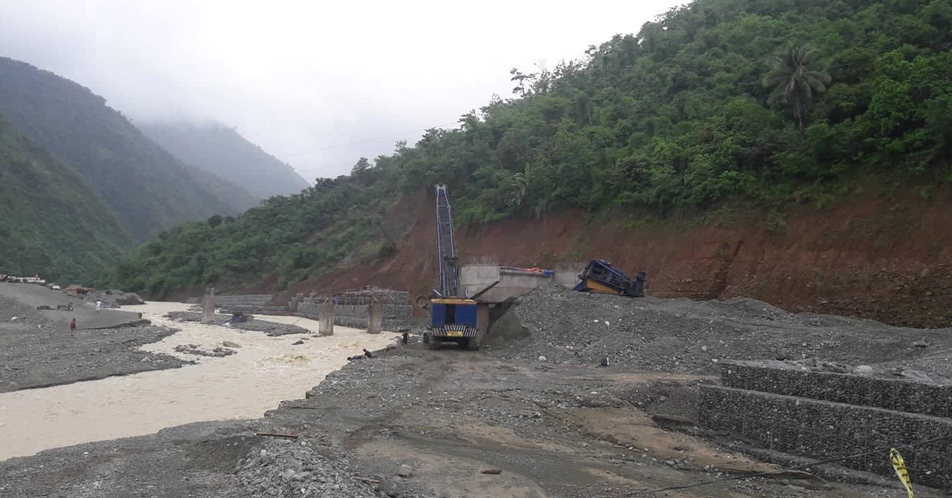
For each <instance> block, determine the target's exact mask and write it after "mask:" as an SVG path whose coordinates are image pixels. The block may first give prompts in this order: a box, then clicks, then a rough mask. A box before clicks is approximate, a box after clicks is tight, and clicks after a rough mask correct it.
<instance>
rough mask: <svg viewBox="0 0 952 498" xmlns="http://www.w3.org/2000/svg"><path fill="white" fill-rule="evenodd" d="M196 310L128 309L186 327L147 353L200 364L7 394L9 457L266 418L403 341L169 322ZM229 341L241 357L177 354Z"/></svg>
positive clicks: (1, 403) (1, 418) (4, 417)
mask: <svg viewBox="0 0 952 498" xmlns="http://www.w3.org/2000/svg"><path fill="white" fill-rule="evenodd" d="M187 308H188V305H185V304H181V303H149V304H145V305H142V306H126V307H123V309H124V310H125V309H128V310H130V311H138V312H142V314H143V317H145V318H148V319H150V320H152V322H153V323H154V324H156V325H169V326H172V327H175V328H178V329H181V331H180V332H177V333H175V334H173V335H172V336H170V337H167V338H165V339H164V340H162V341H161V342H158V343H154V344H147V345H145V346H143V348H142V349H145V350H148V351H153V352H157V353H165V354H169V355H172V356H176V357H179V358H182V359H186V360H196V359H197V360H198V364H196V365H189V366H185V367H182V368H175V369H170V370H160V371H153V372H144V373H139V374H134V375H127V376H122V377H110V378H107V379H102V380H96V381H89V382H79V383H75V384H68V385H62V386H55V387H48V388H43V389H32V390H25V391H18V392H12V393H5V394H0V460H4V459H7V458H11V457H17V456H28V455H33V454H35V453H37V452H39V451H43V450H46V449H50V448H57V447H61V446H70V445H74V444H79V443H84V442H89V441H101V440H106V439H115V438H120V437H128V436H139V435H144V434H151V433H154V432H156V431H158V430H160V429H162V428H165V427H172V426H175V425H181V424H187V423H191V422H201V421H210V420H229V419H253V418H258V417H261V416H262V415H264V413H265V412H266V411H267V410H271V409H273V408H275V407H277V405H278V404H279V403H280V402H281V401H284V400H290V399H299V398H303V397H304V393H306V392H307V391H308V390H309V389H311V388H312V387H314V386H315V385H317V384H318V383H320V382H321V380H323V379H324V377H325V376H326V375H327V374H328V373H330V372H332V371H334V370H337V369H339V368H340V367H342V366H343V365H344V364H345V363H347V356H350V355H355V354H360V353H361V351H362V350H363V349H364V348H366V349H370V350H374V349H379V348H382V347H385V346H387V345H388V344H391V343H392V342H393V341H394V339H395V337H396V334H392V333H388V332H384V333H382V334H379V335H369V334H367V332H366V331H364V330H358V329H352V328H347V327H335V328H334V335H333V336H329V337H317V335H316V334H317V330H318V323H317V321H315V320H308V319H298V318H296V317H265V318H258V317H256V318H255V319H256V320H259V319H260V320H270V321H275V322H281V323H295V324H296V325H298V326H301V327H304V328H306V329H309V330H311V331H312V332H313V335H308V336H304V335H301V334H297V335H286V336H281V337H268V336H266V335H265V334H264V333H263V332H253V331H242V330H233V329H229V328H227V327H220V326H213V325H201V324H199V323H195V322H186V323H174V322H171V321H169V320H167V319H165V318H162V315H163V314H165V313H167V312H169V311H175V310H185V309H187ZM303 337H307V338H308V340H305V341H304V344H301V345H297V346H294V345H292V343H294V342H296V341H298V340H299V339H301V338H303ZM222 341H232V342H235V343H237V344H239V345H240V346H241V347H240V348H237V349H236V351H237V352H238V353H237V354H234V355H231V356H226V357H223V358H214V357H204V356H201V357H199V356H195V355H189V354H182V353H177V352H175V350H174V349H175V347H176V346H178V345H181V344H196V345H199V346H200V347H201V348H203V349H212V348H214V347H216V346H220V345H221V343H222Z"/></svg>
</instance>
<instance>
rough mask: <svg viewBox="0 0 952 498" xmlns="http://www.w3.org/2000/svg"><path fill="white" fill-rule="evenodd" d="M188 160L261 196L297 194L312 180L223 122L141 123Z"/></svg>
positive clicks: (156, 139)
mask: <svg viewBox="0 0 952 498" xmlns="http://www.w3.org/2000/svg"><path fill="white" fill-rule="evenodd" d="M137 125H138V127H139V129H140V130H142V132H143V133H145V134H146V136H148V137H149V138H151V139H152V140H153V141H154V142H155V143H157V144H159V145H160V146H161V147H162V148H163V149H165V150H167V151H169V152H171V153H172V155H173V156H175V157H177V158H178V159H179V160H180V161H182V162H184V163H185V164H190V165H193V166H195V167H197V168H200V169H203V170H205V171H207V172H209V173H213V174H215V175H217V176H219V177H221V178H227V179H228V180H231V181H232V182H234V183H237V184H238V185H241V186H242V187H243V188H244V189H246V190H248V192H251V193H252V194H253V195H255V196H256V197H258V198H261V199H266V198H268V197H271V196H272V195H285V194H296V193H298V192H300V191H301V190H302V189H305V188H307V186H308V185H309V183H308V182H307V181H305V180H304V179H303V178H301V176H300V175H298V174H297V173H296V172H295V171H294V169H292V168H291V167H290V166H288V165H287V164H285V163H283V162H281V161H279V160H278V159H277V158H276V157H274V156H272V155H271V154H268V153H267V152H265V151H263V150H261V148H260V147H258V146H257V145H255V144H253V143H251V142H249V141H248V140H246V139H245V137H243V136H241V135H240V134H239V133H238V132H237V131H236V130H235V129H233V128H229V127H227V126H225V125H223V124H220V123H214V122H207V123H188V122H168V123H165V122H163V123H137Z"/></svg>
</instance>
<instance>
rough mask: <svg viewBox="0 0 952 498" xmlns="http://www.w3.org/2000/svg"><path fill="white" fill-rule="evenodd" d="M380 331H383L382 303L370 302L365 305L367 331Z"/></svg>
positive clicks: (371, 332)
mask: <svg viewBox="0 0 952 498" xmlns="http://www.w3.org/2000/svg"><path fill="white" fill-rule="evenodd" d="M381 332H383V304H381V303H371V304H369V305H367V333H368V334H379V333H381Z"/></svg>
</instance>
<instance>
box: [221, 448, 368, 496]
mask: <svg viewBox="0 0 952 498" xmlns="http://www.w3.org/2000/svg"><path fill="white" fill-rule="evenodd" d="M237 475H238V478H239V480H240V482H241V487H242V488H244V489H245V490H246V491H247V492H249V493H250V494H251V495H252V496H279V497H288V498H291V497H295V498H297V497H307V496H313V497H323V498H375V497H376V496H377V495H376V494H375V493H374V490H373V488H372V487H371V484H368V483H364V482H362V481H359V480H357V479H356V476H355V475H354V474H353V473H351V472H349V471H347V470H346V469H342V468H340V467H339V465H338V464H337V463H336V462H332V461H331V460H328V459H327V458H325V457H323V456H321V455H319V454H317V453H316V452H315V451H314V450H313V448H312V447H311V446H308V445H306V444H301V443H299V442H297V440H293V441H287V440H273V441H267V442H265V443H263V444H261V445H260V446H258V447H257V448H255V450H253V451H252V453H250V454H249V455H248V457H246V458H244V459H243V460H241V461H240V462H239V463H238V472H237Z"/></svg>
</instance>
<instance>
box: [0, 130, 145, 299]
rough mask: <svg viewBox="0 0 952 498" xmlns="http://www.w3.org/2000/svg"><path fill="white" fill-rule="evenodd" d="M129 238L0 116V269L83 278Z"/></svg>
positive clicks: (84, 188)
mask: <svg viewBox="0 0 952 498" xmlns="http://www.w3.org/2000/svg"><path fill="white" fill-rule="evenodd" d="M132 243H133V238H132V234H130V233H129V232H128V231H127V230H126V229H125V228H124V227H123V226H122V225H121V224H120V223H119V221H118V220H117V219H116V217H115V215H114V214H113V213H112V212H111V211H110V210H109V208H108V207H106V205H105V204H103V202H102V200H101V199H100V198H99V196H98V195H96V193H95V192H93V190H92V189H91V188H89V186H88V185H87V184H86V182H85V181H84V180H83V178H82V177H80V175H79V174H77V173H76V172H75V171H73V170H72V169H70V168H68V167H66V166H64V165H62V164H60V163H59V162H58V161H57V160H56V158H54V157H53V156H52V155H51V154H50V153H49V152H47V151H45V150H44V149H43V148H42V147H40V146H38V145H36V144H34V143H31V142H30V141H29V140H27V139H26V138H24V137H23V136H22V135H21V134H20V133H19V132H18V131H17V130H16V129H14V128H13V126H12V125H11V124H10V123H9V121H7V120H6V119H5V118H4V117H3V116H2V115H0V272H3V273H12V274H17V275H29V276H32V275H33V274H34V273H36V272H40V273H41V274H42V276H45V277H55V278H62V279H64V280H63V282H78V281H83V280H84V279H87V278H89V277H90V276H92V275H96V273H98V272H100V271H103V270H105V269H106V268H108V267H109V266H110V265H114V264H115V262H116V261H117V260H118V258H119V256H120V254H122V252H123V251H124V250H127V249H128V248H130V247H131V246H132Z"/></svg>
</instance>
